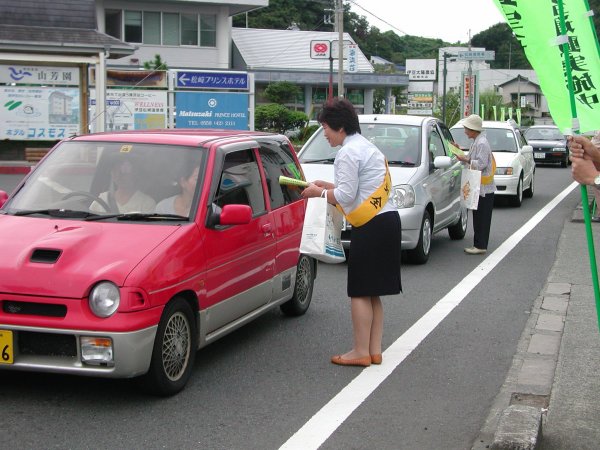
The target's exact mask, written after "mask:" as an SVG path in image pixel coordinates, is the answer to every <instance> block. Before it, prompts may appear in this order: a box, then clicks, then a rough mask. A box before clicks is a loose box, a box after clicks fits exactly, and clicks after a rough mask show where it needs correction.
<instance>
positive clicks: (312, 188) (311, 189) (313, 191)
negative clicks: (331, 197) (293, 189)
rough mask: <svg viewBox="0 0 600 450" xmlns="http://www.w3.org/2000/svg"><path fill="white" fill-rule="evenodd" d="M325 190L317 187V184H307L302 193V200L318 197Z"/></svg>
mask: <svg viewBox="0 0 600 450" xmlns="http://www.w3.org/2000/svg"><path fill="white" fill-rule="evenodd" d="M325 189H326V188H325V187H323V186H319V185H317V182H314V183H309V184H308V186H307V187H305V188H304V190H303V191H302V197H303V198H311V197H320V196H321V194H322V193H323V191H324V190H325Z"/></svg>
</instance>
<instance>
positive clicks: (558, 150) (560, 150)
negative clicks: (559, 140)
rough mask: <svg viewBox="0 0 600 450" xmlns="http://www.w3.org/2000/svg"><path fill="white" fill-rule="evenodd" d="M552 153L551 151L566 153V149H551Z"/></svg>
mask: <svg viewBox="0 0 600 450" xmlns="http://www.w3.org/2000/svg"><path fill="white" fill-rule="evenodd" d="M552 151H553V152H566V151H567V149H566V148H564V147H554V148H553V149H552Z"/></svg>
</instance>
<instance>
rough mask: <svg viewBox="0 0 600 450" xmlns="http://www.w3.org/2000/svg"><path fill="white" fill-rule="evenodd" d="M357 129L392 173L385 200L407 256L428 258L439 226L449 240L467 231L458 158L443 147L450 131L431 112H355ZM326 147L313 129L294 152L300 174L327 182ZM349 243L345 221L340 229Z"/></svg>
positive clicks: (330, 152) (329, 158)
mask: <svg viewBox="0 0 600 450" xmlns="http://www.w3.org/2000/svg"><path fill="white" fill-rule="evenodd" d="M358 117H359V121H360V127H361V133H362V135H363V136H365V137H366V138H367V139H369V140H370V141H371V142H373V143H374V144H375V145H376V146H377V147H378V148H379V149H380V150H381V151H382V152H383V154H384V155H385V157H386V158H387V161H388V165H389V168H390V174H391V177H392V185H393V188H392V196H391V201H392V202H393V204H394V206H395V207H396V208H397V209H398V214H399V215H400V219H401V221H402V249H403V250H405V251H406V254H407V255H406V256H407V257H408V260H409V261H411V262H413V263H416V264H423V263H425V262H427V260H428V259H429V252H430V250H431V239H432V236H433V234H434V233H437V232H438V231H440V230H443V229H445V228H447V229H448V233H449V235H450V238H451V239H462V238H463V237H464V236H465V233H466V231H467V218H468V216H467V210H466V209H465V208H463V207H462V206H461V205H460V196H459V195H460V192H459V191H460V174H461V165H460V162H459V161H458V160H457V159H456V158H455V157H454V156H453V155H452V153H451V152H450V150H449V146H448V141H450V140H452V135H451V134H450V131H449V130H448V128H447V127H446V125H444V123H442V122H440V121H439V120H438V119H436V118H434V117H422V116H400V115H387V114H374V115H359V116H358ZM338 150H339V147H335V148H332V147H331V146H330V145H329V143H328V142H327V140H326V139H325V136H324V134H323V129H322V128H319V129H318V130H317V131H316V132H315V134H313V136H312V137H311V138H310V139H309V140H308V142H306V144H304V146H303V147H302V149H301V150H300V153H299V154H298V157H299V159H300V163H301V164H302V168H303V170H304V174H305V175H306V179H307V180H309V181H313V180H326V181H330V182H333V160H334V159H335V155H336V153H337V151H338ZM342 243H343V244H344V247H345V248H348V247H349V245H350V230H349V226H348V227H347V229H346V230H345V231H343V232H342Z"/></svg>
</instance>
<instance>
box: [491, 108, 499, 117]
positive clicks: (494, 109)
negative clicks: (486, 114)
mask: <svg viewBox="0 0 600 450" xmlns="http://www.w3.org/2000/svg"><path fill="white" fill-rule="evenodd" d="M492 111H493V113H494V120H498V113H497V112H496V105H494V106H492Z"/></svg>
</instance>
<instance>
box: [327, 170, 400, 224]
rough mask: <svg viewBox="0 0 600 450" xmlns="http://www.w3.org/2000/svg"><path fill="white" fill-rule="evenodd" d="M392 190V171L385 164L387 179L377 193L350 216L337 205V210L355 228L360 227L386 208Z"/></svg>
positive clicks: (384, 179) (385, 178)
mask: <svg viewBox="0 0 600 450" xmlns="http://www.w3.org/2000/svg"><path fill="white" fill-rule="evenodd" d="M391 190H392V177H391V176H390V169H389V168H388V166H387V161H386V162H385V177H384V178H383V183H381V186H379V187H378V188H377V189H376V190H375V192H373V193H372V194H371V195H369V196H368V197H367V198H366V199H365V200H364V201H363V202H362V203H361V204H360V205H358V207H357V208H356V209H355V210H354V211H352V212H351V213H350V214H346V213H345V212H344V210H343V209H342V207H341V206H340V205H339V204H337V205H336V208H337V209H338V210H339V211H340V212H341V213H342V214H343V215H344V216H345V217H346V220H347V221H348V222H349V223H350V225H352V226H353V227H360V226H362V225H364V224H365V223H367V222H368V221H369V220H371V219H372V218H373V217H375V216H376V215H377V213H378V212H379V211H381V208H383V207H384V206H385V204H386V203H387V201H388V198H389V196H390V192H391Z"/></svg>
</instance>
